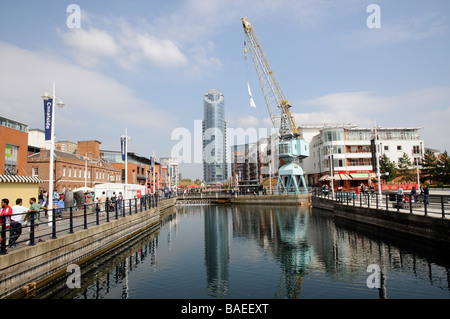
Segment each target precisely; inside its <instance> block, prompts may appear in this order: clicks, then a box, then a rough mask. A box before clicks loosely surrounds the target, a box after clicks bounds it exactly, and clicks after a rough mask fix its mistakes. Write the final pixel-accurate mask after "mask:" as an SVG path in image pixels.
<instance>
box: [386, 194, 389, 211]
mask: <svg viewBox="0 0 450 319" xmlns="http://www.w3.org/2000/svg"><path fill="white" fill-rule="evenodd" d="M386 210H389V194H386Z"/></svg>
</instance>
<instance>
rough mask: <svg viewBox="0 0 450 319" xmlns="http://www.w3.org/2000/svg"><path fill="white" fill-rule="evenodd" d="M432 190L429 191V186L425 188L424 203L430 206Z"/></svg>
mask: <svg viewBox="0 0 450 319" xmlns="http://www.w3.org/2000/svg"><path fill="white" fill-rule="evenodd" d="M429 200H430V190H429V189H428V187H427V185H424V186H423V202H424V203H425V204H427V205H428V204H429V203H430V201H429Z"/></svg>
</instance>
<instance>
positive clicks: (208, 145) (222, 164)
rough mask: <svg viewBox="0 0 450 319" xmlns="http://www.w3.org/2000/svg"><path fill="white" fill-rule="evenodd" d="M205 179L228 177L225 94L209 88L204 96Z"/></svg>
mask: <svg viewBox="0 0 450 319" xmlns="http://www.w3.org/2000/svg"><path fill="white" fill-rule="evenodd" d="M202 133H203V179H204V181H205V182H206V183H215V182H220V181H223V180H225V179H227V175H228V174H227V173H228V172H227V154H226V150H227V149H226V122H225V102H224V97H223V94H221V93H220V92H219V91H218V90H209V91H208V93H206V94H205V96H204V98H203V132H202Z"/></svg>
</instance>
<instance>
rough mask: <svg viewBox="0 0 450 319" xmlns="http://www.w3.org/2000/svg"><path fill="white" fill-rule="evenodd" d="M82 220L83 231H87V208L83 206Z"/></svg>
mask: <svg viewBox="0 0 450 319" xmlns="http://www.w3.org/2000/svg"><path fill="white" fill-rule="evenodd" d="M83 219H84V229H87V228H88V227H87V207H86V205H84V213H83Z"/></svg>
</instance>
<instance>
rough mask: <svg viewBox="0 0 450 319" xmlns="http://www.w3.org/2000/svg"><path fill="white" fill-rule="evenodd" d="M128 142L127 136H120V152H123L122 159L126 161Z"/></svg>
mask: <svg viewBox="0 0 450 319" xmlns="http://www.w3.org/2000/svg"><path fill="white" fill-rule="evenodd" d="M126 142H127V140H126V137H121V138H120V152H121V153H122V161H125V156H126V154H125V153H126V151H125V150H126V145H125V143H126Z"/></svg>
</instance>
